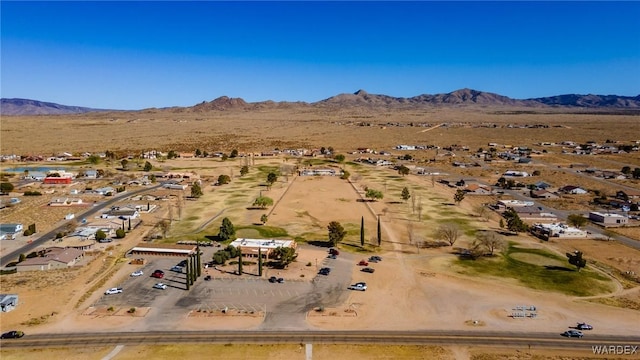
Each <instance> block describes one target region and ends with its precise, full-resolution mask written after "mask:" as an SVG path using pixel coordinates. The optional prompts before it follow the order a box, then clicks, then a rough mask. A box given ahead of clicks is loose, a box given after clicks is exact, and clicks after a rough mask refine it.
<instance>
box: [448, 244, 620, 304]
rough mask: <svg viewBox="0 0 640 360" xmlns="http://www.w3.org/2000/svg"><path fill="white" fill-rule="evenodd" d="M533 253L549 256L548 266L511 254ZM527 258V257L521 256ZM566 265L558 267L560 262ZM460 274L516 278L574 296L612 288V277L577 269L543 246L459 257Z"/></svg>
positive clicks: (510, 247)
mask: <svg viewBox="0 0 640 360" xmlns="http://www.w3.org/2000/svg"><path fill="white" fill-rule="evenodd" d="M518 253H524V254H533V255H536V256H535V257H536V258H537V259H538V260H537V261H536V262H537V263H540V260H539V259H540V258H541V257H542V258H548V259H549V264H548V265H547V266H545V265H541V264H532V263H529V262H524V261H520V260H517V259H515V258H514V257H513V256H511V255H512V254H518ZM521 258H526V257H521ZM559 262H560V263H562V264H564V266H557V264H558V263H559ZM457 264H458V265H460V266H461V269H462V270H461V271H460V272H461V273H463V274H465V275H490V276H497V277H508V278H513V279H517V280H518V281H519V282H520V283H521V284H522V285H524V286H527V287H530V288H532V289H536V290H549V291H555V292H560V293H565V294H568V295H574V296H591V295H598V294H603V293H607V292H609V291H612V290H613V284H612V283H611V280H610V279H609V278H607V277H605V276H604V275H601V274H600V273H598V272H596V271H594V270H591V269H589V266H588V265H587V268H584V269H582V270H580V271H579V272H578V271H576V268H575V267H574V266H573V265H570V264H569V262H568V261H567V259H566V258H563V257H560V256H558V255H555V254H552V253H550V252H547V251H545V250H541V249H526V248H519V247H517V246H515V245H513V244H511V245H510V246H509V248H508V249H507V250H506V251H505V253H504V254H502V255H497V256H495V257H493V258H481V259H478V260H462V259H460V260H458V261H457Z"/></svg>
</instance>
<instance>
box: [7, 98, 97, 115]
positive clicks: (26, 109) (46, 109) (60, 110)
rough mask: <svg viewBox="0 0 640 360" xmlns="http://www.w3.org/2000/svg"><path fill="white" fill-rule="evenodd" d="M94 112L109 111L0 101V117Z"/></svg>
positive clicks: (44, 103) (40, 103)
mask: <svg viewBox="0 0 640 360" xmlns="http://www.w3.org/2000/svg"><path fill="white" fill-rule="evenodd" d="M96 111H109V110H106V109H92V108H87V107H80V106H68V105H60V104H55V103H51V102H44V101H37V100H29V99H5V98H2V99H0V115H64V114H82V113H88V112H96Z"/></svg>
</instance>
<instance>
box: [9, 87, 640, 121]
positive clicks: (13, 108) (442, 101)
mask: <svg viewBox="0 0 640 360" xmlns="http://www.w3.org/2000/svg"><path fill="white" fill-rule="evenodd" d="M460 106H482V107H526V108H569V109H571V108H574V109H576V108H578V109H609V110H625V109H628V110H639V109H640V95H638V96H635V97H631V96H618V95H593V94H589V95H579V94H566V95H557V96H550V97H542V98H533V99H512V98H509V97H507V96H503V95H499V94H494V93H490V92H484V91H478V90H472V89H460V90H456V91H453V92H450V93H446V94H435V95H429V94H423V95H418V96H414V97H410V98H403V97H393V96H388V95H376V94H369V93H367V92H366V91H364V90H358V91H356V92H355V93H353V94H339V95H336V96H332V97H330V98H327V99H324V100H321V101H317V102H313V103H307V102H287V101H282V102H275V101H262V102H253V103H249V102H246V101H244V100H243V99H242V98H230V97H227V96H221V97H219V98H217V99H214V100H212V101H209V102H207V101H203V102H201V103H199V104H196V105H194V106H190V107H171V108H164V109H167V110H170V111H174V112H184V111H188V112H206V111H225V110H233V109H241V110H256V109H267V108H294V107H318V108H326V107H330V108H349V107H369V108H422V107H424V108H427V107H460ZM100 111H116V110H108V109H93V108H87V107H79V106H68V105H60V104H55V103H50V102H42V101H37V100H29V99H5V98H2V99H0V115H59V114H81V113H87V112H100Z"/></svg>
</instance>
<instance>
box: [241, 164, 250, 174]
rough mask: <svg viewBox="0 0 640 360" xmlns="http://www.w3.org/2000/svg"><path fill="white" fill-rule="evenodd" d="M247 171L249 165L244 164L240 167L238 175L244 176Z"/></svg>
mask: <svg viewBox="0 0 640 360" xmlns="http://www.w3.org/2000/svg"><path fill="white" fill-rule="evenodd" d="M248 173H249V167H248V166H247V165H244V166H243V167H241V168H240V176H245V175H247V174H248Z"/></svg>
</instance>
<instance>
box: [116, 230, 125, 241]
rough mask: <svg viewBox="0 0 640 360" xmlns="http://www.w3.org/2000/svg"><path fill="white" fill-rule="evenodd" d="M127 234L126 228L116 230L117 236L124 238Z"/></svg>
mask: <svg viewBox="0 0 640 360" xmlns="http://www.w3.org/2000/svg"><path fill="white" fill-rule="evenodd" d="M125 235H127V233H125V232H124V230H122V229H118V230H116V238H118V239H122V238H123V237H125Z"/></svg>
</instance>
